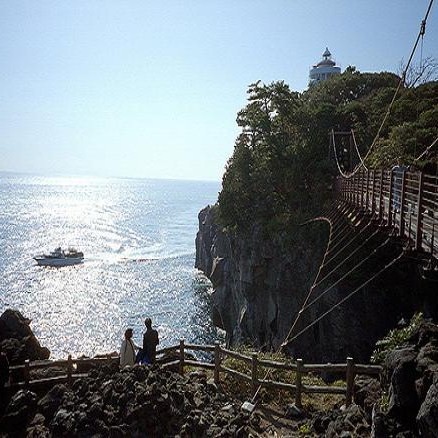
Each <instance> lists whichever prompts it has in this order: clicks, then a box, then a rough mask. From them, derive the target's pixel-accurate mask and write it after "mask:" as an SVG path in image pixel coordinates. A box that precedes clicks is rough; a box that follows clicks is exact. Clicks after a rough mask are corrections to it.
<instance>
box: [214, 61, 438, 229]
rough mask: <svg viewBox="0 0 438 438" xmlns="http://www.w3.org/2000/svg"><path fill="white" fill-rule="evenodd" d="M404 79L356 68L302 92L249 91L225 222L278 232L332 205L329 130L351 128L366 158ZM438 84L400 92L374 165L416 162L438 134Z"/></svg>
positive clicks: (279, 87)
mask: <svg viewBox="0 0 438 438" xmlns="http://www.w3.org/2000/svg"><path fill="white" fill-rule="evenodd" d="M399 80H400V78H399V77H398V76H397V75H395V74H393V73H386V72H384V73H360V72H358V71H356V69H355V68H354V67H348V68H347V69H346V71H345V72H344V73H343V74H341V75H338V76H334V77H332V78H330V79H329V80H327V81H325V82H322V83H320V84H317V85H315V86H312V87H311V88H310V89H309V90H307V91H305V92H303V93H298V92H294V91H292V90H290V88H289V86H288V85H287V84H285V83H284V82H282V81H280V82H273V83H271V84H267V85H266V84H263V83H261V82H260V81H259V82H256V83H254V84H251V85H250V86H249V88H248V103H247V105H246V106H245V108H243V109H242V110H241V111H239V113H238V115H237V124H238V126H239V127H240V128H241V132H240V134H239V135H238V137H237V139H236V142H235V146H234V153H233V155H232V157H231V158H230V159H229V161H228V163H227V166H226V170H225V173H224V176H223V182H222V190H221V192H220V194H219V217H220V220H221V221H222V223H223V225H225V226H228V227H237V228H239V229H240V230H245V229H248V225H250V224H251V223H253V222H258V223H261V224H263V225H265V226H266V230H268V231H270V230H271V231H275V230H277V229H278V228H279V227H284V226H287V225H288V224H290V223H297V222H299V221H301V220H303V219H305V218H308V217H310V216H311V215H313V214H315V213H317V212H318V211H321V208H322V207H323V206H324V204H327V203H328V202H330V198H331V194H332V192H333V191H332V187H333V183H334V178H335V176H336V175H337V170H336V167H335V165H334V161H333V157H332V156H331V154H330V149H329V138H328V133H329V131H330V130H331V129H335V130H342V131H349V130H350V129H354V132H355V137H356V140H357V143H358V144H359V149H360V151H361V153H362V154H363V155H364V154H365V153H366V150H367V148H368V147H369V145H370V144H371V143H372V142H373V140H374V138H375V136H376V133H377V131H378V129H379V126H380V124H381V122H382V119H383V117H384V114H385V113H386V110H387V108H388V105H389V103H390V102H391V100H392V97H393V95H394V92H395V90H396V88H397V85H398V83H399ZM437 105H438V83H437V82H430V83H426V84H422V85H421V86H418V87H416V88H402V89H401V90H400V91H399V97H398V99H397V100H396V102H395V103H394V105H393V108H392V111H391V113H390V115H389V117H388V119H387V122H386V124H385V125H384V127H383V129H382V130H381V133H380V137H379V140H378V142H377V143H376V148H375V151H374V150H373V154H372V156H371V157H370V161H371V163H372V165H374V166H381V165H390V164H393V163H394V162H395V161H396V159H397V158H398V157H403V158H405V160H411V161H412V160H413V157H414V155H415V154H416V153H417V152H418V153H421V152H422V151H423V150H424V149H425V148H426V147H427V146H428V145H429V144H430V142H432V141H433V138H434V136H435V137H436V135H437V134H438V127H437V120H438V119H437V116H438V106H437Z"/></svg>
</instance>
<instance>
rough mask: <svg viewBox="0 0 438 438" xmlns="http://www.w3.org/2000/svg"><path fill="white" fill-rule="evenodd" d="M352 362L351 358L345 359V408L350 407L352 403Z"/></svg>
mask: <svg viewBox="0 0 438 438" xmlns="http://www.w3.org/2000/svg"><path fill="white" fill-rule="evenodd" d="M354 374H355V372H354V361H353V358H352V357H347V375H346V380H347V393H346V396H345V406H347V407H348V406H350V405H351V403H352V402H353V388H354Z"/></svg>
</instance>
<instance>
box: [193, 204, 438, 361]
mask: <svg viewBox="0 0 438 438" xmlns="http://www.w3.org/2000/svg"><path fill="white" fill-rule="evenodd" d="M352 226H353V225H352ZM327 239H328V226H327V225H326V224H321V223H320V224H318V223H316V224H313V225H309V226H304V227H297V229H296V233H295V234H294V235H293V236H290V235H289V236H286V235H283V236H281V235H280V236H278V237H277V238H276V239H275V240H270V239H268V238H266V237H264V235H263V233H262V230H261V229H260V228H258V227H257V226H254V227H253V228H252V229H251V230H248V232H247V233H245V235H238V234H229V233H224V232H222V231H221V229H220V228H219V227H218V226H217V224H216V223H215V221H214V213H213V210H212V208H211V207H206V208H205V209H203V210H202V211H201V212H200V213H199V232H198V234H197V237H196V267H197V268H198V269H200V270H201V271H203V272H204V273H205V274H206V275H207V276H208V277H209V278H210V280H211V282H212V284H213V290H214V291H213V300H212V301H213V321H214V324H215V325H217V326H218V327H221V328H222V329H224V330H225V331H226V334H227V342H228V344H230V345H237V344H239V343H245V344H249V345H251V346H253V347H256V348H266V349H277V348H279V346H280V345H281V343H282V342H283V341H284V339H285V337H286V336H287V334H288V332H289V330H290V328H291V325H292V324H293V321H294V320H295V318H296V316H297V313H298V311H299V310H300V309H301V306H302V303H303V301H304V299H305V296H306V295H307V293H308V291H309V288H310V286H311V284H312V282H313V280H314V278H315V276H316V273H317V271H318V268H319V266H320V264H321V260H322V257H323V254H324V251H325V249H326V245H327ZM363 239H365V233H364V237H363ZM373 245H374V246H373ZM375 246H376V242H373V241H371V243H370V247H371V249H373V248H374V247H375ZM370 247H368V248H367V247H366V246H365V247H364V249H363V253H362V254H361V253H360V252H359V253H358V254H357V256H356V257H355V259H354V260H353V261H352V262H351V263H352V264H350V265H345V266H342V267H340V268H339V269H337V271H336V274H335V275H333V276H332V277H331V278H330V280H328V281H327V283H326V284H322V285H321V287H320V288H319V289H318V290H315V292H314V295H313V296H312V299H313V298H314V297H315V296H317V295H318V293H321V292H322V291H323V290H325V289H326V286H327V285H330V281H331V282H332V283H333V282H334V281H336V280H337V279H339V278H340V277H341V276H342V275H343V274H344V273H345V272H347V270H348V269H350V267H351V266H352V265H353V266H354V264H355V263H357V261H358V260H360V259H361V257H362V258H363V257H365V256H366V255H367V254H369V252H370ZM399 250H400V248H398V247H397V246H392V247H388V248H386V249H385V251H383V253H382V254H380V255H379V257H375V258H374V259H373V261H372V263H370V264H365V265H364V266H363V267H362V269H361V270H359V271H356V272H355V274H354V275H353V276H351V277H348V278H347V279H345V280H344V281H342V282H340V283H339V284H338V285H337V286H335V287H333V288H332V289H330V291H329V293H327V294H325V295H324V297H323V298H322V299H320V300H319V301H318V302H317V303H315V304H314V305H313V306H311V307H310V308H309V309H308V310H307V311H306V312H304V313H303V314H302V317H301V318H300V321H299V323H298V324H297V326H296V327H295V329H294V331H293V335H295V334H297V333H298V332H300V331H301V330H302V329H303V328H305V327H306V326H308V325H309V324H310V323H312V322H313V321H314V320H315V319H317V318H318V317H320V316H321V315H322V314H323V313H324V312H326V311H327V310H328V309H330V308H331V307H332V306H333V305H334V304H336V303H338V302H339V301H341V300H342V299H343V298H345V297H346V296H347V295H348V294H349V293H350V292H351V291H352V290H354V288H355V287H357V286H358V285H359V284H361V283H362V282H363V281H364V280H366V279H367V278H368V277H369V273H370V272H376V271H377V270H378V268H379V266H384V264H385V263H387V262H388V261H389V260H391V259H392V258H393V257H394V254H396V253H397V254H398V252H399ZM333 263H334V264H335V265H336V263H337V261H336V260H335V261H334V262H333ZM332 266H333V265H332ZM416 271H417V266H416V265H415V264H414V263H413V262H412V261H409V260H408V261H405V262H402V264H399V265H396V267H395V268H394V269H390V270H388V271H387V272H386V273H385V275H383V276H380V277H379V278H378V279H377V280H376V281H374V282H373V283H371V284H370V285H369V286H367V287H366V288H364V289H363V290H361V291H360V292H359V293H357V294H355V295H354V296H353V297H351V298H350V299H348V301H346V302H345V303H344V304H342V305H341V306H339V307H337V308H336V309H335V310H333V311H331V312H330V313H329V314H328V315H327V316H326V317H324V318H323V319H322V320H321V321H320V322H318V323H317V324H315V325H314V326H312V327H311V328H310V329H308V330H306V331H305V332H304V333H303V334H302V335H300V336H299V337H298V338H297V339H296V340H295V341H294V342H293V343H292V344H290V345H289V347H288V350H289V352H290V353H291V354H293V355H294V356H295V357H302V358H303V359H304V360H309V361H310V360H312V361H320V360H324V361H342V360H345V358H346V357H347V356H353V357H354V358H355V360H368V359H369V356H370V354H371V352H372V350H373V347H374V345H375V342H376V340H377V339H379V338H381V337H382V336H383V335H384V334H385V333H386V332H387V331H388V330H389V329H390V328H392V327H393V326H394V325H395V324H396V323H397V321H398V320H400V318H402V317H408V316H410V315H411V314H412V313H413V312H414V311H417V310H420V311H423V312H425V313H426V316H435V317H436V312H437V309H436V305H435V307H434V306H433V304H432V305H431V303H433V302H436V299H435V300H434V299H433V296H434V293H433V287H432V285H424V284H420V280H419V279H418V276H417V274H416ZM428 314H429V315H428Z"/></svg>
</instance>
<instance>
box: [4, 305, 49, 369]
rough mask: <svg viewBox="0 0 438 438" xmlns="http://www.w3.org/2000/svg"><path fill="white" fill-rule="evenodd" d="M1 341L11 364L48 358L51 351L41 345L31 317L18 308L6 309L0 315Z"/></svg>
mask: <svg viewBox="0 0 438 438" xmlns="http://www.w3.org/2000/svg"><path fill="white" fill-rule="evenodd" d="M0 342H1V344H2V348H3V350H4V351H5V353H6V354H7V356H8V359H9V362H10V363H11V365H17V364H21V363H23V362H24V361H25V360H26V359H29V360H46V359H48V358H49V356H50V351H49V350H48V349H47V348H46V347H41V345H40V343H39V341H38V339H37V338H36V337H35V335H34V334H33V332H32V330H31V328H30V319H28V318H25V317H24V316H23V315H22V314H21V313H20V312H19V311H18V310H12V309H6V310H5V311H4V312H3V314H2V315H1V316H0Z"/></svg>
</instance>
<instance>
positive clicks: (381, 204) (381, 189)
mask: <svg viewBox="0 0 438 438" xmlns="http://www.w3.org/2000/svg"><path fill="white" fill-rule="evenodd" d="M382 208H383V169H381V170H380V187H379V221H381V220H382V219H383V215H382Z"/></svg>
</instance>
